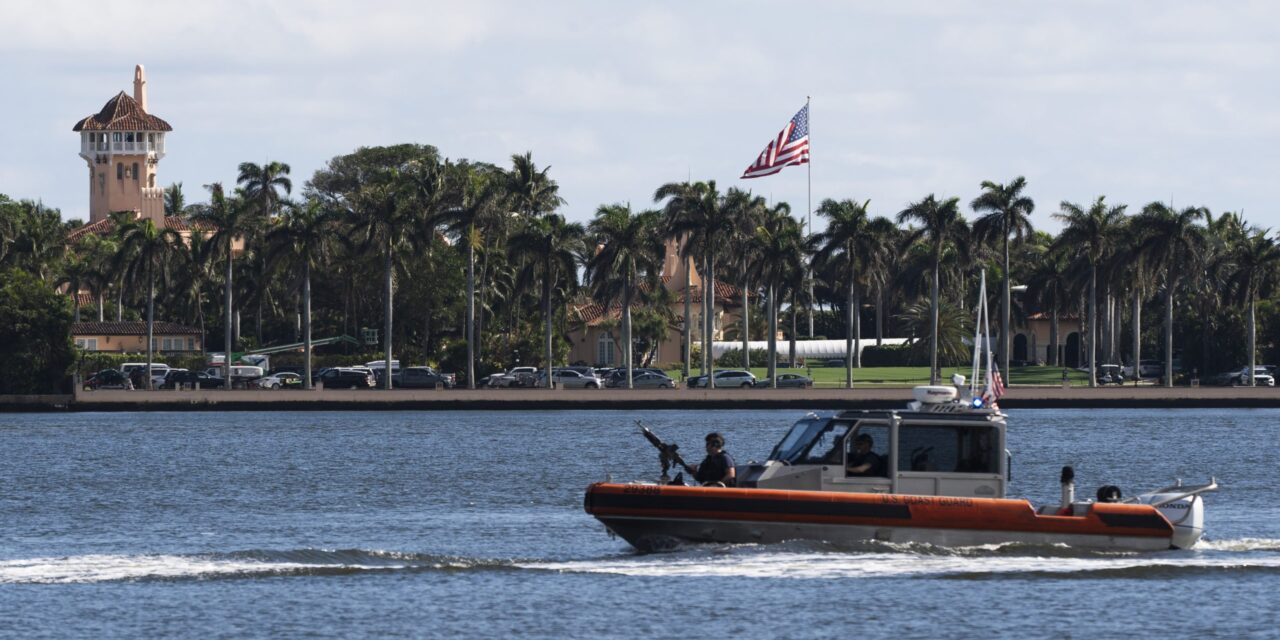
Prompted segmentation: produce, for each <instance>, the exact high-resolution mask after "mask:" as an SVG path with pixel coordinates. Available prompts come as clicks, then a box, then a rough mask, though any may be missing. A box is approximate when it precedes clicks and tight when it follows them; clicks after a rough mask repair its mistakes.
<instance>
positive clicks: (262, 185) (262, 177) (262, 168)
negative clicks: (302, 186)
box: [236, 162, 293, 219]
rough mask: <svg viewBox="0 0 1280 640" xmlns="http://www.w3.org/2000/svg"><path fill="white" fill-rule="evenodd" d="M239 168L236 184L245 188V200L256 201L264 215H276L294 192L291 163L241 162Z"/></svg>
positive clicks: (261, 213)
mask: <svg viewBox="0 0 1280 640" xmlns="http://www.w3.org/2000/svg"><path fill="white" fill-rule="evenodd" d="M239 170H240V173H239V175H238V176H237V177H236V184H237V185H239V186H240V187H241V188H242V189H244V198H245V200H248V201H249V202H253V203H255V204H256V205H257V207H258V213H259V214H260V215H261V216H262V217H264V218H267V219H271V218H273V217H275V215H276V214H277V213H278V212H279V211H280V205H281V203H282V202H284V198H285V197H286V196H288V195H289V194H290V193H292V192H293V181H292V180H290V179H289V171H290V168H289V165H287V164H285V163H283V162H268V163H266V164H263V165H256V164H254V163H252V162H241V163H240V167H239ZM282 192H283V193H282Z"/></svg>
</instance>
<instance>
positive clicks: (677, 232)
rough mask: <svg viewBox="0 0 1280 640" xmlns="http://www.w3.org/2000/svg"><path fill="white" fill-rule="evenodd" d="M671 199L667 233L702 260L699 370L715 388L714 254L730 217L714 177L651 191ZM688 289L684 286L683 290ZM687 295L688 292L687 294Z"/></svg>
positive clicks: (666, 217) (727, 231) (666, 210)
mask: <svg viewBox="0 0 1280 640" xmlns="http://www.w3.org/2000/svg"><path fill="white" fill-rule="evenodd" d="M668 198H670V200H669V201H668V203H667V206H666V207H664V223H665V226H666V229H667V236H668V237H672V238H683V239H684V241H685V245H686V246H685V253H686V255H692V256H696V257H697V258H699V259H700V260H701V262H702V266H703V271H702V347H703V348H702V362H703V365H702V370H703V373H704V374H706V376H707V386H708V387H710V388H714V387H715V371H714V369H715V358H714V357H712V351H713V349H712V347H713V342H714V340H713V338H714V335H715V282H716V253H717V250H718V249H720V248H721V245H722V244H723V243H724V242H725V240H726V239H727V238H728V237H729V236H730V235H731V233H732V226H733V225H732V220H731V219H730V218H729V216H727V215H726V214H725V210H724V198H723V197H721V195H720V191H719V190H717V189H716V182H715V180H709V181H707V182H698V183H694V184H692V185H689V184H688V183H683V184H682V183H672V184H666V185H663V186H661V187H659V188H658V191H657V192H656V193H654V200H655V201H658V202H661V201H662V200H667V199H668ZM687 291H688V289H686V292H687ZM686 295H687V294H686Z"/></svg>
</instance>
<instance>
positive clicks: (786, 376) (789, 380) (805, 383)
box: [717, 373, 813, 389]
mask: <svg viewBox="0 0 1280 640" xmlns="http://www.w3.org/2000/svg"><path fill="white" fill-rule="evenodd" d="M772 382H773V379H772V378H764V379H763V380H757V381H756V385H755V386H757V387H764V388H768V387H772V386H773V384H772ZM717 384H718V383H717ZM812 386H813V378H810V377H809V376H802V375H800V374H798V373H780V374H778V388H779V389H808V388H809V387H812Z"/></svg>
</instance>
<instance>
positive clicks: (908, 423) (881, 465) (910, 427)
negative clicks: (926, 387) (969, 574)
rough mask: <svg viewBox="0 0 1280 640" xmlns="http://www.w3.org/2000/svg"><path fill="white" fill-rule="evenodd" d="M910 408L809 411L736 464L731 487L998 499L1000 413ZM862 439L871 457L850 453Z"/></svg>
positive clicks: (1003, 469)
mask: <svg viewBox="0 0 1280 640" xmlns="http://www.w3.org/2000/svg"><path fill="white" fill-rule="evenodd" d="M913 404H914V403H913ZM917 408H918V410H908V411H889V410H885V411H844V412H841V413H838V414H835V415H828V416H819V415H816V414H812V413H811V414H809V415H807V416H805V417H804V418H803V419H801V420H800V421H799V422H797V423H795V425H794V426H792V427H791V430H790V431H788V432H787V435H786V436H785V437H783V439H782V441H781V442H779V443H778V445H777V446H776V447H774V449H773V452H772V453H770V454H769V459H768V460H766V461H765V462H764V463H763V464H756V463H753V464H748V465H743V466H739V467H738V470H737V475H738V486H739V487H750V488H760V489H782V490H803V491H842V492H853V493H885V494H906V495H920V496H957V497H966V498H1003V497H1004V496H1005V489H1006V484H1007V481H1008V478H1009V463H1010V461H1009V455H1008V453H1007V451H1006V449H1005V446H1006V445H1005V420H1004V416H1003V415H1001V414H1000V413H999V412H998V411H994V410H990V409H981V408H979V409H974V408H971V407H969V406H967V405H965V404H964V403H958V402H955V403H947V404H924V405H923V406H921V405H915V406H913V409H917ZM866 436H869V437H870V439H871V442H870V450H871V452H872V453H873V454H874V455H872V456H869V455H867V453H866V451H859V450H858V441H859V440H861V441H865V440H866ZM868 461H870V462H871V464H868Z"/></svg>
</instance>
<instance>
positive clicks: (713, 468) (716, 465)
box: [694, 451, 734, 484]
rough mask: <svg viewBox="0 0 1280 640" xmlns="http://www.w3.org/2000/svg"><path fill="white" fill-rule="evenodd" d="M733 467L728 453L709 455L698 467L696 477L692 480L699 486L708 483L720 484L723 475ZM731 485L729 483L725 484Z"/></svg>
mask: <svg viewBox="0 0 1280 640" xmlns="http://www.w3.org/2000/svg"><path fill="white" fill-rule="evenodd" d="M733 467H734V464H733V458H731V457H730V456H729V454H728V453H725V452H724V451H721V452H720V453H709V454H707V457H706V459H705V460H703V461H702V464H700V465H698V475H696V476H694V479H695V480H697V481H698V483H699V484H705V483H708V482H720V481H721V480H723V479H724V475H725V474H726V473H729V470H730V469H732V468H733ZM726 484H731V483H726Z"/></svg>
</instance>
